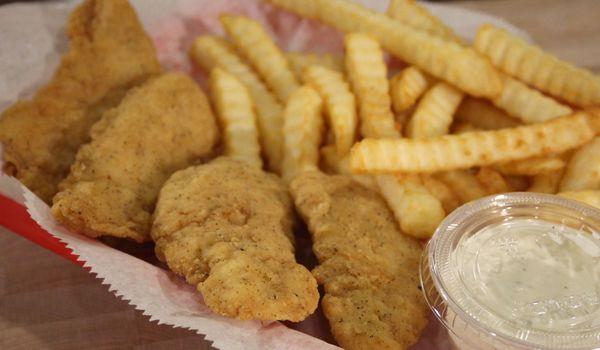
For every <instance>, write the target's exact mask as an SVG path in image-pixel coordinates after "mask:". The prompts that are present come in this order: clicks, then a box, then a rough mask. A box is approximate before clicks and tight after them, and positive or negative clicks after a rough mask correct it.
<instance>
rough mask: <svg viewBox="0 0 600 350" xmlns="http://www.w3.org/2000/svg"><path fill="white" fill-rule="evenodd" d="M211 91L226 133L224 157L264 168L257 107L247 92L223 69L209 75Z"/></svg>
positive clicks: (216, 69) (224, 134)
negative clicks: (257, 122) (257, 123)
mask: <svg viewBox="0 0 600 350" xmlns="http://www.w3.org/2000/svg"><path fill="white" fill-rule="evenodd" d="M210 91H211V95H212V99H213V102H214V107H215V110H216V112H217V116H218V117H219V120H220V122H221V127H222V129H223V143H224V146H225V154H226V155H227V156H229V157H232V158H236V159H240V160H244V161H246V162H248V163H249V164H252V165H254V166H256V167H258V168H262V158H261V157H260V143H259V141H258V129H257V127H256V114H255V113H254V103H252V98H251V97H250V93H249V92H248V89H246V87H245V86H244V84H243V83H242V82H241V81H239V79H237V78H236V77H235V76H233V75H232V74H230V73H227V72H226V71H224V70H222V69H221V68H215V69H213V70H212V71H211V74H210Z"/></svg>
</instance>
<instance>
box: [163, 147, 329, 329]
mask: <svg viewBox="0 0 600 350" xmlns="http://www.w3.org/2000/svg"><path fill="white" fill-rule="evenodd" d="M292 213H293V207H292V203H291V200H290V198H289V195H288V192H287V190H286V188H285V186H284V185H283V184H282V182H281V181H280V180H279V179H278V178H277V177H276V176H275V175H272V174H267V173H265V172H264V171H262V170H260V169H259V168H258V167H254V166H252V165H250V164H248V163H245V162H242V161H239V160H234V159H232V158H218V159H216V160H213V161H212V162H211V163H208V164H206V165H200V166H196V167H191V168H188V169H185V170H182V171H179V172H177V173H175V174H174V175H173V176H171V178H170V179H169V180H168V181H167V182H166V184H165V185H164V187H163V188H162V190H161V192H160V196H159V200H158V203H157V206H156V212H155V214H154V215H155V220H154V224H153V226H152V238H153V239H154V241H155V242H156V253H157V255H158V257H159V258H160V259H161V260H164V261H166V263H167V264H168V266H169V268H170V269H171V270H172V271H173V272H175V273H176V274H179V275H182V276H184V277H185V278H186V280H187V281H188V283H190V284H193V285H196V286H197V288H198V290H199V291H200V292H202V295H203V296H204V301H205V302H206V304H207V305H208V307H210V308H211V309H212V310H213V311H214V312H216V313H219V314H221V315H225V316H229V317H235V318H237V319H242V320H249V319H259V320H290V321H301V320H303V319H304V318H306V317H307V316H308V315H310V314H311V313H313V312H314V310H315V309H316V307H317V303H318V300H319V293H318V291H317V283H316V281H315V279H314V277H313V276H312V275H311V273H310V272H309V271H308V270H307V269H306V268H305V267H304V266H302V265H300V264H298V263H296V260H295V258H294V245H293V236H292V223H293V215H292Z"/></svg>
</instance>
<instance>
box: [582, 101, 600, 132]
mask: <svg viewBox="0 0 600 350" xmlns="http://www.w3.org/2000/svg"><path fill="white" fill-rule="evenodd" d="M585 112H586V113H587V114H588V124H590V126H591V127H592V129H593V130H594V133H595V134H596V135H600V107H598V108H588V109H586V110H585Z"/></svg>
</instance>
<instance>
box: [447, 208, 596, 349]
mask: <svg viewBox="0 0 600 350" xmlns="http://www.w3.org/2000/svg"><path fill="white" fill-rule="evenodd" d="M450 261H451V263H450V266H453V269H454V274H455V276H456V278H457V280H459V281H460V283H459V284H456V285H455V287H461V288H463V290H462V293H460V294H462V295H463V296H464V297H462V298H460V299H458V300H455V302H456V303H457V304H458V306H460V308H461V309H462V310H464V311H465V312H467V313H472V312H473V313H475V314H473V315H472V316H473V317H474V318H476V319H478V320H479V321H480V322H481V324H483V325H486V326H489V327H490V328H493V329H496V330H497V331H498V332H500V333H503V330H504V328H506V333H507V334H511V335H512V336H515V334H514V333H515V332H514V330H515V329H517V330H518V329H520V328H522V329H527V330H528V331H531V330H535V331H542V332H565V331H570V330H574V331H581V330H585V329H593V328H595V327H598V326H599V325H600V236H599V235H598V234H597V233H589V232H584V231H579V230H576V229H572V228H569V227H568V226H566V225H560V224H553V223H551V222H547V221H542V220H538V219H513V220H509V221H505V222H499V223H497V224H495V225H491V226H486V227H484V228H483V229H481V230H480V231H479V232H477V233H475V234H473V235H471V236H464V237H462V239H461V240H460V241H459V242H457V246H456V249H455V250H454V251H453V252H452V253H451V255H450ZM451 289H452V287H450V290H448V292H449V294H450V295H452V294H454V293H453V292H452V290H451ZM465 289H466V290H465ZM482 310H483V312H482ZM517 333H518V332H517ZM529 340H530V341H534V342H536V343H538V342H539V344H538V345H541V346H544V345H550V344H543V343H544V339H543V337H541V338H540V339H529Z"/></svg>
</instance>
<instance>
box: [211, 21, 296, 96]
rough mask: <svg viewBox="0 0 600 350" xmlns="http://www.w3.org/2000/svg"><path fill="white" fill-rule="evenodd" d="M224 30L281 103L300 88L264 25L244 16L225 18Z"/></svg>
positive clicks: (223, 22)
mask: <svg viewBox="0 0 600 350" xmlns="http://www.w3.org/2000/svg"><path fill="white" fill-rule="evenodd" d="M221 23H222V24H223V28H225V31H226V32H227V34H228V35H229V37H230V38H231V40H232V41H233V43H234V45H235V46H236V47H237V49H238V51H239V52H240V53H241V54H242V56H244V57H245V58H246V59H247V60H248V61H249V62H250V63H251V64H252V66H253V67H254V68H255V69H256V71H257V72H259V74H260V75H261V77H262V78H263V79H264V81H265V82H266V83H267V85H269V87H271V89H272V90H273V92H274V93H275V95H276V96H277V98H278V99H279V101H280V102H281V103H285V102H286V101H287V99H288V97H289V96H290V95H291V94H292V93H293V92H294V91H295V90H296V89H298V88H299V87H300V83H299V82H298V80H297V79H296V76H295V75H294V72H293V71H292V69H291V68H290V64H289V63H288V61H287V59H286V57H285V56H284V54H283V52H282V51H281V49H280V48H279V47H278V46H277V45H276V44H275V42H274V41H273V39H272V38H271V37H270V36H269V34H267V32H266V30H265V29H264V28H263V26H262V25H261V24H260V23H259V22H258V21H255V20H252V19H250V18H247V17H243V16H233V15H222V16H221Z"/></svg>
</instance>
